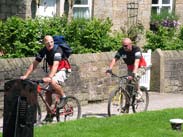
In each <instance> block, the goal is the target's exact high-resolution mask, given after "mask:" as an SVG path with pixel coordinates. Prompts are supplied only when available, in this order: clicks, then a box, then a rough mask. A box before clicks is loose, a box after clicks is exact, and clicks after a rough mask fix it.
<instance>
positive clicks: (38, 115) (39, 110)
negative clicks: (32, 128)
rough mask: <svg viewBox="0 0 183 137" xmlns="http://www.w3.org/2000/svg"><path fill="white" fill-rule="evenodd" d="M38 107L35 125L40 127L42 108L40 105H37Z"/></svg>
mask: <svg viewBox="0 0 183 137" xmlns="http://www.w3.org/2000/svg"><path fill="white" fill-rule="evenodd" d="M36 107H37V110H36V111H37V112H36V121H35V125H39V124H40V123H41V119H42V113H41V107H40V105H39V103H37V105H36Z"/></svg>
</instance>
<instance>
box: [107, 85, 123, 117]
mask: <svg viewBox="0 0 183 137" xmlns="http://www.w3.org/2000/svg"><path fill="white" fill-rule="evenodd" d="M125 104H126V96H125V94H124V92H123V90H122V89H121V88H118V89H116V90H114V91H112V92H111V94H110V95H109V99H108V107H107V110H108V116H109V117H110V116H113V115H119V114H122V113H121V111H122V108H124V107H125Z"/></svg>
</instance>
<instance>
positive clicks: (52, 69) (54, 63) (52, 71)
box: [48, 61, 59, 78]
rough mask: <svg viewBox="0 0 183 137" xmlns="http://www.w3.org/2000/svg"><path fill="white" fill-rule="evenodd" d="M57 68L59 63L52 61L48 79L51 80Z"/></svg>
mask: <svg viewBox="0 0 183 137" xmlns="http://www.w3.org/2000/svg"><path fill="white" fill-rule="evenodd" d="M58 66H59V61H54V62H53V66H52V68H51V71H50V74H49V75H48V77H50V78H52V77H53V76H54V75H55V74H56V72H57V69H58Z"/></svg>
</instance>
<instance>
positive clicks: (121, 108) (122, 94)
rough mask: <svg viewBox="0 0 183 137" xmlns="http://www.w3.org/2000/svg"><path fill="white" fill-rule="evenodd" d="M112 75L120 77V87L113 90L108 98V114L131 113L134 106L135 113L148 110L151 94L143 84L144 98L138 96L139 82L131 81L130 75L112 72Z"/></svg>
mask: <svg viewBox="0 0 183 137" xmlns="http://www.w3.org/2000/svg"><path fill="white" fill-rule="evenodd" d="M111 76H112V77H116V78H118V79H119V87H118V88H117V89H115V90H114V91H112V92H111V94H110V95H109V99H108V116H112V115H119V114H123V113H129V108H130V107H132V110H133V112H134V113H136V112H142V111H146V110H147V108H148V104H149V94H148V91H147V89H146V88H145V87H143V86H141V87H140V89H141V91H142V98H141V99H136V98H137V95H138V93H137V82H133V81H129V80H128V76H118V75H116V74H114V73H111Z"/></svg>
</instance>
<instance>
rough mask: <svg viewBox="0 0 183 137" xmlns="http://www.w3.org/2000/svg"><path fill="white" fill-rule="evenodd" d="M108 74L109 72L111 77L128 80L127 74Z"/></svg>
mask: <svg viewBox="0 0 183 137" xmlns="http://www.w3.org/2000/svg"><path fill="white" fill-rule="evenodd" d="M110 74H111V76H112V77H117V78H120V79H125V80H128V76H127V75H124V76H118V75H117V74H114V73H113V72H111V73H110Z"/></svg>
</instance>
